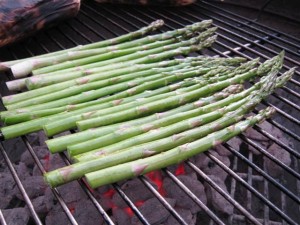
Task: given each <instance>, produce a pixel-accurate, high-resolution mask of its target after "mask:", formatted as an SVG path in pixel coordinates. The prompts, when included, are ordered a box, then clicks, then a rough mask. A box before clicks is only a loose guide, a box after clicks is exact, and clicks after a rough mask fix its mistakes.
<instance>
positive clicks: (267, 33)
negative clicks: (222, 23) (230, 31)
mask: <svg viewBox="0 0 300 225" xmlns="http://www.w3.org/2000/svg"><path fill="white" fill-rule="evenodd" d="M201 4H206V5H208V6H210V7H212V8H214V9H217V10H218V11H221V12H223V13H226V14H229V15H231V16H234V17H236V18H239V19H241V20H236V19H234V18H233V17H230V19H231V20H233V21H235V22H237V23H238V24H241V25H244V26H246V27H249V28H251V29H253V30H255V31H258V32H261V33H263V34H265V35H268V36H270V37H272V38H274V39H277V40H280V41H282V42H283V43H287V44H289V45H291V46H293V47H295V48H299V45H298V44H295V43H293V42H290V41H288V40H287V39H283V38H281V37H278V35H280V36H286V37H288V38H289V39H292V40H294V41H296V42H299V43H300V40H299V39H297V38H295V37H293V36H291V35H288V34H286V33H283V32H280V31H278V30H275V29H272V28H270V27H268V26H266V25H263V24H261V23H258V22H255V21H253V20H249V19H248V18H245V17H243V16H240V15H238V14H235V13H232V12H230V11H228V10H225V9H222V8H220V7H218V6H215V5H214V4H211V3H209V2H207V1H201ZM201 4H198V3H196V5H197V6H199V7H201ZM242 20H245V21H247V22H242ZM250 24H255V25H257V26H260V27H262V28H264V29H267V30H269V31H271V32H274V33H270V32H266V31H264V30H262V29H259V28H257V27H254V26H251V25H250Z"/></svg>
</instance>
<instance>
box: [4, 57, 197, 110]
mask: <svg viewBox="0 0 300 225" xmlns="http://www.w3.org/2000/svg"><path fill="white" fill-rule="evenodd" d="M198 59H199V60H202V59H201V58H200V57H195V59H191V58H188V59H174V60H166V61H162V62H156V63H149V64H139V65H133V66H131V67H129V68H121V69H116V70H113V71H106V72H102V73H101V74H100V73H93V74H92V75H86V76H85V79H88V80H89V81H90V82H93V81H98V80H104V79H108V78H111V77H116V76H120V75H125V74H129V73H133V72H139V71H143V70H148V69H151V68H160V67H169V66H175V65H178V64H180V63H184V64H189V63H191V62H192V61H193V60H195V61H196V60H198ZM98 72H101V71H98ZM85 73H86V74H89V72H88V71H85ZM75 74H76V73H75ZM59 77H62V76H59ZM33 78H34V79H35V80H36V81H35V82H38V83H40V85H44V80H45V79H46V78H47V79H48V78H49V79H50V78H51V77H48V76H42V75H41V76H39V77H38V78H37V77H33ZM33 78H28V79H33ZM75 78H76V77H75ZM80 80H81V79H73V80H72V81H67V82H68V83H66V84H65V83H63V84H59V85H52V86H51V87H50V88H52V90H61V89H64V88H67V87H70V86H72V85H74V83H75V84H76V83H78V81H80ZM15 81H18V80H15ZM32 81H33V80H31V82H32ZM24 82H25V80H24ZM45 82H47V81H45ZM50 84H51V83H50ZM50 84H49V85H50ZM68 85H69V86H68ZM50 88H49V87H46V88H39V89H37V90H30V91H27V92H25V93H19V94H16V95H10V96H6V97H3V102H4V103H5V105H7V104H13V103H16V102H20V101H24V100H27V99H30V98H34V97H37V96H41V95H45V94H48V93H51V92H50Z"/></svg>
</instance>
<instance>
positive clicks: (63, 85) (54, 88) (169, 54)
mask: <svg viewBox="0 0 300 225" xmlns="http://www.w3.org/2000/svg"><path fill="white" fill-rule="evenodd" d="M215 39H216V37H211V38H208V39H207V40H205V41H203V42H202V43H200V44H199V45H197V46H194V45H192V46H187V47H180V48H178V49H176V50H167V51H164V52H162V53H159V54H154V55H148V56H146V57H142V60H141V63H151V62H158V61H159V60H163V59H166V58H170V57H173V56H176V55H180V54H182V55H187V54H189V53H190V52H193V51H198V50H201V49H203V48H205V47H209V46H210V45H211V44H212V43H213V42H214V40H215ZM137 61H138V60H137ZM125 64H126V63H124V65H125ZM127 66H130V64H127ZM117 68H118V67H117V66H116V65H107V66H103V67H102V69H103V71H106V70H108V69H109V70H111V71H113V70H115V69H117ZM64 75H65V74H64ZM99 77H100V78H99ZM86 79H88V80H89V81H90V82H91V81H95V80H97V79H98V80H99V79H101V74H100V76H99V74H97V75H90V76H87V77H85V78H83V79H74V80H69V81H65V82H63V83H58V84H54V85H50V86H47V87H43V88H39V89H36V90H33V91H31V92H27V94H26V93H21V94H18V95H11V96H7V97H4V98H3V102H4V104H5V105H7V104H10V102H12V101H13V99H15V98H18V100H17V101H22V100H20V99H22V98H23V99H24V98H25V99H28V98H32V97H35V96H39V95H44V94H48V93H52V92H55V91H59V90H62V89H65V88H68V87H72V86H73V85H75V84H76V83H77V82H80V81H82V80H86ZM26 96H28V97H26ZM29 96H30V97H29Z"/></svg>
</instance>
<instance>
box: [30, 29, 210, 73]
mask: <svg viewBox="0 0 300 225" xmlns="http://www.w3.org/2000/svg"><path fill="white" fill-rule="evenodd" d="M214 32H215V29H214V28H210V29H208V30H206V31H204V32H202V33H200V34H199V35H198V36H197V37H194V38H191V39H189V40H181V41H180V40H178V43H174V44H170V45H166V46H163V47H158V48H154V49H149V50H143V51H138V52H136V53H133V54H130V55H125V56H121V57H118V58H114V59H110V60H106V61H100V62H95V63H91V64H88V65H83V66H81V67H80V68H77V67H75V68H69V69H64V70H60V71H57V72H51V73H48V75H57V74H67V73H69V72H70V73H72V72H76V71H77V70H78V69H91V68H95V67H102V69H103V70H107V69H110V70H111V69H115V68H117V66H119V67H120V66H122V67H124V66H129V65H132V64H136V63H145V62H156V61H158V59H156V58H153V57H149V56H150V55H153V54H158V53H161V52H168V51H170V50H172V49H173V50H174V49H177V48H180V47H185V46H190V45H196V44H197V43H199V42H201V41H204V40H206V39H207V38H208V37H210V36H212V35H213V33H214ZM213 39H215V38H213ZM208 40H210V41H211V39H208ZM210 41H209V42H210ZM120 62H123V63H121V64H120ZM33 75H35V71H33Z"/></svg>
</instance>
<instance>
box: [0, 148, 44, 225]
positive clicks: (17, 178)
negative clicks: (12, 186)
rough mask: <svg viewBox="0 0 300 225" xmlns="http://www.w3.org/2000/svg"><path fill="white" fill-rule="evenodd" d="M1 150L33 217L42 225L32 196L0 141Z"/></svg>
mask: <svg viewBox="0 0 300 225" xmlns="http://www.w3.org/2000/svg"><path fill="white" fill-rule="evenodd" d="M0 151H1V153H2V155H3V158H4V160H5V162H6V164H7V166H8V168H9V170H10V172H11V174H12V176H13V178H14V180H15V182H16V184H17V186H18V188H19V190H20V192H21V194H22V196H23V198H24V201H25V202H26V204H27V206H28V209H29V211H30V214H31V215H32V217H33V220H34V222H35V223H36V224H38V225H42V222H41V220H40V218H39V217H38V215H37V213H36V211H35V209H34V207H33V205H32V202H31V200H30V198H29V197H28V195H27V193H26V190H25V188H24V186H23V184H22V182H21V180H20V178H19V177H18V174H17V172H16V170H15V168H14V166H13V164H12V162H11V161H10V159H9V157H8V155H7V154H6V151H5V149H4V146H3V145H2V143H1V142H0Z"/></svg>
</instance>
